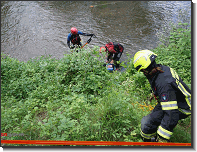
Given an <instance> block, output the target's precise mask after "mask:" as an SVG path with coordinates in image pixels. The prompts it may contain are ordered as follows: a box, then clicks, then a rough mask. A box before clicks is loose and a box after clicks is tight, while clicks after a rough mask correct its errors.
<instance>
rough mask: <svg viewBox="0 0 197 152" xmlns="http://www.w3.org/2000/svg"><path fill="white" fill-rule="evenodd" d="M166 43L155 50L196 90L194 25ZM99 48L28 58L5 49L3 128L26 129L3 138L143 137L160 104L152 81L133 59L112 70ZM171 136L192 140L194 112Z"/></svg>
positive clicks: (4, 130)
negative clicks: (58, 56) (122, 68)
mask: <svg viewBox="0 0 197 152" xmlns="http://www.w3.org/2000/svg"><path fill="white" fill-rule="evenodd" d="M179 25H180V26H181V25H183V24H179ZM163 40H164V39H163ZM165 42H167V44H165V45H164V44H162V45H161V46H158V47H157V48H156V49H154V50H152V51H154V52H155V53H156V54H158V57H157V58H156V61H157V63H161V64H164V65H167V66H171V67H172V68H174V69H175V70H176V71H177V73H178V74H179V75H180V76H181V77H182V79H183V80H184V82H185V83H186V84H187V85H188V86H189V87H190V89H191V30H190V29H185V28H183V27H181V28H180V27H177V28H174V29H173V31H172V33H171V36H170V37H169V38H165ZM98 50H99V47H95V48H94V49H92V50H84V49H82V50H81V51H80V52H79V53H72V54H65V56H64V57H63V58H62V59H60V60H58V59H53V58H51V57H50V56H46V57H44V56H42V57H40V58H37V59H34V60H30V61H28V62H19V61H18V60H17V59H14V58H11V57H9V56H7V55H4V54H2V53H1V116H2V117H1V118H2V119H1V132H2V133H23V134H24V136H13V137H2V138H1V139H9V140H19V139H21V140H68V141H69V140H70V141H71V140H74V141H133V142H142V140H141V138H140V121H141V119H142V117H143V116H145V115H147V114H148V113H150V107H151V106H154V105H155V104H156V100H155V99H152V100H150V97H151V94H150V85H149V83H148V80H146V78H145V76H144V75H143V74H142V73H137V72H136V70H135V69H134V67H133V64H132V61H133V58H131V59H129V60H128V61H127V69H126V71H125V72H123V73H120V72H114V73H109V72H107V71H106V68H105V67H103V66H102V65H103V63H102V62H100V61H101V60H102V59H101V57H100V55H99V53H98V52H99V51H98ZM183 130H184V131H183ZM171 141H172V142H188V143H190V142H191V118H190V117H189V118H187V119H185V120H184V121H180V122H179V123H178V125H177V126H176V128H175V129H174V134H173V135H172V138H171Z"/></svg>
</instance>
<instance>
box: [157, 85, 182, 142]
mask: <svg viewBox="0 0 197 152" xmlns="http://www.w3.org/2000/svg"><path fill="white" fill-rule="evenodd" d="M161 92H162V93H160V94H159V98H160V103H161V107H162V110H163V111H164V116H163V119H162V121H161V124H160V126H159V128H158V130H157V133H158V135H159V136H161V137H162V138H163V139H166V140H169V139H170V137H171V135H172V134H173V129H174V127H175V126H176V125H177V123H178V121H179V110H178V104H177V99H176V92H175V90H174V89H173V88H172V86H171V85H170V84H167V85H166V86H165V87H164V88H162V91H161Z"/></svg>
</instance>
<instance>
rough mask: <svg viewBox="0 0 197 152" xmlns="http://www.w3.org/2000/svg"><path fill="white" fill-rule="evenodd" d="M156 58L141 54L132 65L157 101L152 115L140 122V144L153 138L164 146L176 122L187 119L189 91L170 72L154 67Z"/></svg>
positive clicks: (146, 53) (149, 53) (189, 110)
mask: <svg viewBox="0 0 197 152" xmlns="http://www.w3.org/2000/svg"><path fill="white" fill-rule="evenodd" d="M156 57H157V55H156V54H155V53H153V52H151V51H149V50H142V51H138V52H137V53H136V54H135V56H134V61H133V63H134V67H135V68H136V70H137V71H138V72H139V71H141V72H143V73H144V75H145V76H146V78H147V79H148V80H149V82H150V85H151V88H152V91H153V92H154V95H155V97H157V99H158V100H157V102H158V103H157V105H156V106H155V108H154V109H153V111H152V112H151V113H150V114H149V115H147V116H145V117H143V118H142V120H141V136H142V139H143V140H144V141H149V142H150V141H152V140H151V139H154V138H157V140H156V141H159V142H168V141H169V140H170V137H171V136H172V134H173V128H174V127H175V126H176V125H177V123H178V121H179V120H180V119H185V118H187V117H188V116H190V115H191V90H190V89H189V88H188V86H187V85H186V84H185V83H184V82H183V81H182V79H181V78H180V77H179V75H178V74H177V73H176V72H175V71H174V70H173V69H172V68H170V67H168V66H164V65H161V64H156V62H155V58H156ZM156 136H157V137H156Z"/></svg>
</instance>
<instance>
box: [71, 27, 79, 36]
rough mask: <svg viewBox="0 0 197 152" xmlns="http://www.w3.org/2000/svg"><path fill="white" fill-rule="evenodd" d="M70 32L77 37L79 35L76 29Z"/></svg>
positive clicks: (73, 28)
mask: <svg viewBox="0 0 197 152" xmlns="http://www.w3.org/2000/svg"><path fill="white" fill-rule="evenodd" d="M70 31H71V33H72V34H73V35H77V33H78V30H77V29H76V28H75V27H72V28H71V29H70Z"/></svg>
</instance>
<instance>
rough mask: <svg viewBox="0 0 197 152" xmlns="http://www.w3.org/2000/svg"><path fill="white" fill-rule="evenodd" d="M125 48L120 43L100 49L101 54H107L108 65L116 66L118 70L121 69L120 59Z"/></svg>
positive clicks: (111, 43) (108, 44) (112, 43)
mask: <svg viewBox="0 0 197 152" xmlns="http://www.w3.org/2000/svg"><path fill="white" fill-rule="evenodd" d="M123 50H124V47H123V46H122V45H121V44H120V43H116V42H110V43H107V44H106V45H105V46H102V47H100V53H101V52H107V56H106V57H107V61H106V63H111V64H114V65H115V67H116V69H118V68H119V67H120V63H119V60H120V57H121V56H122V53H123Z"/></svg>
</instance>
